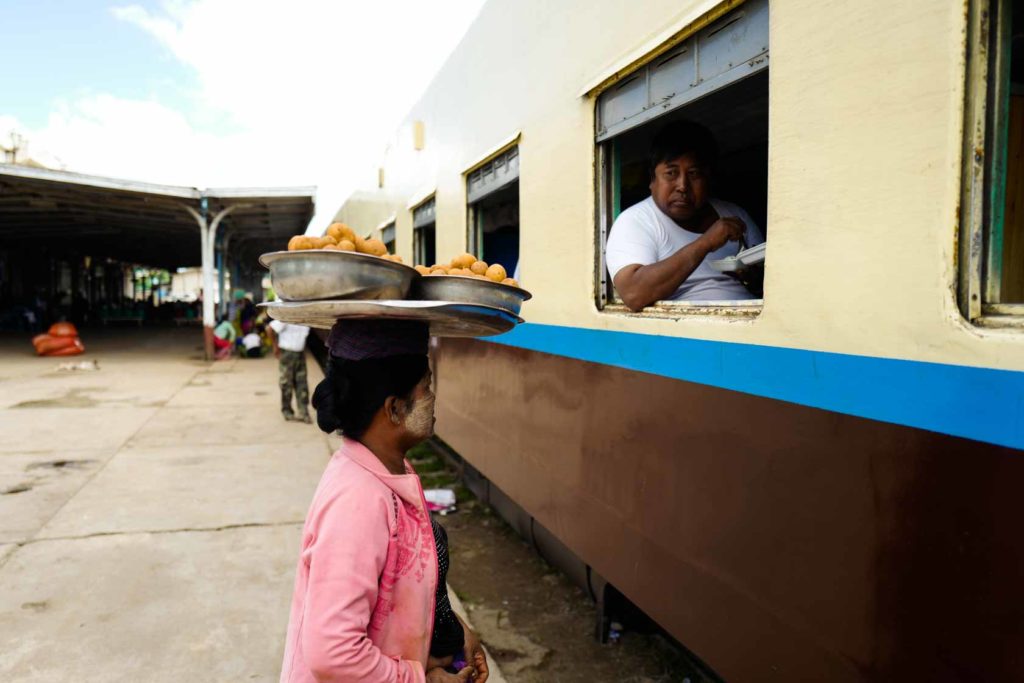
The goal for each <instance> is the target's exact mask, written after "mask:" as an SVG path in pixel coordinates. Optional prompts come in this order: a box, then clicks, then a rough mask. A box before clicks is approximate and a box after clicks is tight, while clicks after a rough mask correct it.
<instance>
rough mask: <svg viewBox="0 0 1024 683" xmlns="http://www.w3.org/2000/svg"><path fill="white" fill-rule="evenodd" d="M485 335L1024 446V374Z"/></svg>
mask: <svg viewBox="0 0 1024 683" xmlns="http://www.w3.org/2000/svg"><path fill="white" fill-rule="evenodd" d="M486 341H490V342H494V343H498V344H505V345H508V346H516V347H520V348H524V349H530V350H533V351H542V352H544V353H550V354H555V355H559V356H567V357H569V358H578V359H580V360H585V361H590V362H593V363H602V364H604V365H612V366H615V367H620V368H626V369H629V370H637V371H639V372H646V373H651V374H655V375H662V376H665V377H672V378H674V379H680V380H685V381H687V382H696V383H699V384H706V385H709V386H715V387H722V388H723V389H731V390H734V391H741V392H743V393H746V394H753V395H756V396H765V397H768V398H773V399H779V400H781V401H788V402H791V403H798V404H801V405H806V406H812V407H815V408H822V409H824V410H831V411H834V412H838V413H845V414H848V415H856V416H858V417H866V418H870V419H873V420H880V421H883V422H892V423H895V424H901V425H908V426H911V427H918V428H921V429H927V430H930V431H935V432H940V433H943V434H951V435H953V436H962V437H966V438H969V439H975V440H977V441H985V442H988V443H993V444H999V445H1003V446H1011V447H1013V448H1024V372H1013V371H1008V370H993V369H987V368H973V367H966V366H962V365H943V364H941V363H924V362H920V361H909V360H894V359H889V358H874V357H871V356H852V355H845V354H839V353H828V352H824V351H808V350H803V349H787V348H781V347H776V346H757V345H752V344H734V343H729V342H717V341H706V340H699V339H685V338H678V337H661V336H655V335H646V334H631V333H628V332H609V331H605V330H590V329H584V328H576V327H561V326H556V325H539V324H524V325H519V326H518V327H517V328H516V329H514V330H512V331H511V332H508V333H506V334H503V335H501V336H498V337H491V338H488V339H486Z"/></svg>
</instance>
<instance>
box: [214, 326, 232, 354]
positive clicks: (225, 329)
mask: <svg viewBox="0 0 1024 683" xmlns="http://www.w3.org/2000/svg"><path fill="white" fill-rule="evenodd" d="M234 345H235V326H234V325H232V324H231V322H230V321H229V320H228V317H227V316H224V317H222V318H221V319H220V323H219V324H218V325H217V327H215V328H213V347H214V348H215V349H216V350H217V353H216V354H215V355H214V357H215V358H216V359H217V360H224V359H225V358H228V357H230V356H231V349H232V348H233V347H234Z"/></svg>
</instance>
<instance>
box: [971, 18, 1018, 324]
mask: <svg viewBox="0 0 1024 683" xmlns="http://www.w3.org/2000/svg"><path fill="white" fill-rule="evenodd" d="M969 21H970V32H969V41H970V42H969V53H970V54H969V59H968V74H967V102H966V107H965V111H966V114H967V121H966V124H967V125H965V126H964V130H965V131H966V136H965V140H964V179H965V182H964V200H963V202H962V203H961V206H962V207H963V216H962V220H961V225H962V229H963V231H964V235H963V236H962V237H963V238H962V239H961V240H960V249H961V251H960V266H961V267H960V305H961V310H962V311H963V313H964V316H965V317H967V318H968V319H969V320H972V321H974V322H976V323H978V324H981V325H986V326H1007V325H1010V326H1014V327H1024V2H1022V1H1021V0H979V1H978V2H974V3H972V4H971V12H970V15H969Z"/></svg>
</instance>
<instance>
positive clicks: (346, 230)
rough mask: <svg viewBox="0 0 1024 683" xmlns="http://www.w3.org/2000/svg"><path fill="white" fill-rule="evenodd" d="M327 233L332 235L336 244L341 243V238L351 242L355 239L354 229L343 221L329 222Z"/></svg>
mask: <svg viewBox="0 0 1024 683" xmlns="http://www.w3.org/2000/svg"><path fill="white" fill-rule="evenodd" d="M327 234H328V235H330V236H331V237H333V238H334V239H335V240H336V241H337V243H338V244H341V241H342V240H348V241H349V242H352V243H353V244H354V243H355V241H356V240H355V237H356V233H355V231H354V230H353V229H352V228H350V227H348V226H347V225H345V224H344V223H331V224H330V225H329V226H327Z"/></svg>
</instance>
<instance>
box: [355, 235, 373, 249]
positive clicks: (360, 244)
mask: <svg viewBox="0 0 1024 683" xmlns="http://www.w3.org/2000/svg"><path fill="white" fill-rule="evenodd" d="M352 244H354V245H355V248H356V251H358V252H359V253H360V254H369V253H370V252H369V251H367V247H366V240H364V239H363V238H362V237H360V236H359V235H356V238H355V239H354V240H352Z"/></svg>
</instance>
